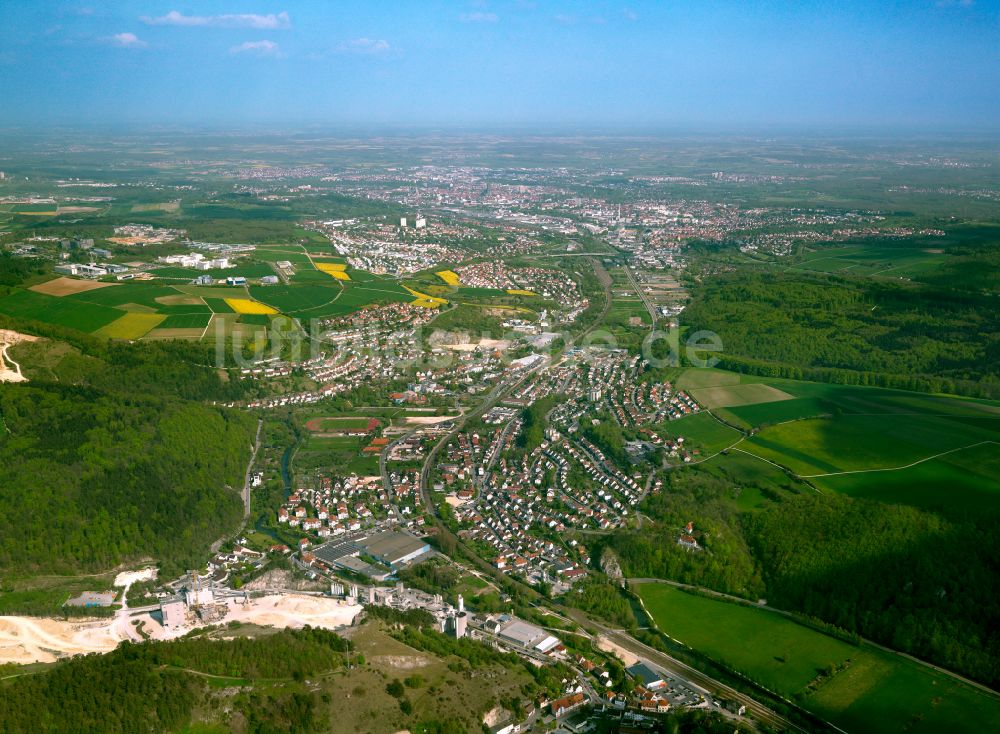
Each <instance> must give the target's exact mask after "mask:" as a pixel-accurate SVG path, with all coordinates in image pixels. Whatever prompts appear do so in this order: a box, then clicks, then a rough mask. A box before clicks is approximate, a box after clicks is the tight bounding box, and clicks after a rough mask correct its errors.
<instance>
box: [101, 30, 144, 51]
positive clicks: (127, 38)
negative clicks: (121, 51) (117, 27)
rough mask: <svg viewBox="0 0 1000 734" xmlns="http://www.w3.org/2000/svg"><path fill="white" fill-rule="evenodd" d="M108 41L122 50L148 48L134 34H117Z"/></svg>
mask: <svg viewBox="0 0 1000 734" xmlns="http://www.w3.org/2000/svg"><path fill="white" fill-rule="evenodd" d="M108 40H109V41H110V42H111V43H113V44H114V45H115V46H120V47H121V48H144V47H145V46H146V42H145V41H143V40H142V39H141V38H139V37H138V36H137V35H135V34H134V33H116V34H115V35H113V36H111V37H110V38H109V39H108Z"/></svg>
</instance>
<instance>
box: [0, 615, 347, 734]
mask: <svg viewBox="0 0 1000 734" xmlns="http://www.w3.org/2000/svg"><path fill="white" fill-rule="evenodd" d="M345 648H346V643H345V641H344V640H343V639H342V638H340V637H339V636H337V635H336V634H334V633H333V632H327V631H325V630H320V629H309V628H306V629H302V630H283V631H281V632H278V633H276V634H273V635H269V636H266V637H263V638H260V639H252V640H251V639H245V638H237V639H234V640H229V641H218V640H209V639H203V638H193V639H181V640H176V641H173V642H149V643H144V644H141V645H133V644H130V643H127V642H126V643H123V644H122V645H121V646H119V647H118V649H116V650H115V651H114V652H111V653H108V654H106V655H87V656H82V657H76V658H72V659H70V660H68V661H66V662H63V663H59V664H57V665H55V666H53V667H51V668H48V669H46V670H44V671H43V672H40V673H34V674H26V675H20V676H17V677H14V678H10V679H8V680H6V681H3V682H0V731H3V732H8V733H9V734H18V733H20V732H38V731H46V732H67V733H69V732H73V733H74V734H75V733H76V732H84V731H101V732H109V733H112V734H114V733H115V732H162V731H180V730H183V729H185V728H186V727H187V726H188V725H189V724H190V723H191V721H192V715H193V712H194V711H195V710H196V708H198V707H199V706H201V707H204V704H205V702H206V701H207V700H208V695H207V694H208V692H209V690H210V685H211V683H212V678H211V677H212V676H226V677H231V678H235V679H237V680H229V681H228V682H229V683H230V684H233V683H236V684H239V683H253V682H254V681H261V680H272V679H285V678H287V679H290V681H289V682H292V681H302V680H304V679H305V678H306V677H307V676H312V675H316V674H318V673H322V672H326V671H330V670H335V669H337V668H340V667H341V666H342V665H343V664H344V662H345V661H346V657H345V656H344V655H343V654H342V653H343V651H344V650H345ZM320 704H321V701H320V696H319V695H317V694H315V693H313V692H311V691H308V690H305V689H301V687H299V686H295V687H287V688H286V690H283V691H281V692H278V693H269V694H268V695H266V696H263V695H254V694H251V695H241V696H238V697H236V698H234V699H232V710H230V711H229V712H228V713H227V714H226V715H225V720H227V721H232V719H233V717H234V716H236V717H239V718H241V719H243V720H244V721H245V724H246V726H245V729H244V730H245V731H247V732H257V733H259V734H263V733H264V732H279V731H281V732H311V731H316V730H320V729H323V728H324V727H326V728H327V729H328V727H329V720H328V716H327V714H326V710H325V709H324V707H323V706H321V705H320ZM218 713H219V714H220V715H221V712H218Z"/></svg>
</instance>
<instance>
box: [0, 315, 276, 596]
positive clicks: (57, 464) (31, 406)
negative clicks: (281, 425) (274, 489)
mask: <svg viewBox="0 0 1000 734" xmlns="http://www.w3.org/2000/svg"><path fill="white" fill-rule="evenodd" d="M5 326H8V327H12V328H19V329H20V330H22V331H26V330H28V328H29V327H26V326H25V325H23V324H5ZM47 335H48V336H49V337H52V336H56V335H55V334H53V333H51V332H47ZM59 336H61V335H59ZM71 339H72V340H73V342H74V343H68V342H66V341H56V340H54V339H52V338H45V339H43V340H40V341H37V342H33V343H23V344H19V345H17V346H16V347H14V348H13V349H12V350H11V351H12V355H13V356H15V358H16V359H17V360H18V362H19V363H20V364H21V366H22V369H23V371H24V372H25V374H26V375H27V376H28V377H29V379H30V382H28V383H19V384H2V385H0V577H2V576H4V575H30V574H35V573H60V574H62V573H65V574H72V573H77V572H92V571H100V570H108V569H111V568H114V567H116V566H118V565H119V564H122V563H124V562H127V561H131V560H137V559H140V558H143V559H144V558H151V559H155V560H157V561H160V562H161V563H162V564H163V565H164V570H165V571H167V572H173V571H180V570H183V569H184V568H185V567H188V566H190V565H200V564H201V563H202V562H204V560H205V556H206V554H207V551H208V547H209V546H210V545H211V543H212V542H213V541H215V540H217V539H218V538H219V537H220V536H221V535H222V534H223V533H224V532H226V531H232V530H235V529H236V526H237V525H238V523H239V520H240V518H241V516H242V501H241V499H240V492H239V490H240V489H241V488H242V484H243V474H244V471H245V469H246V464H247V462H248V461H249V458H250V452H251V449H252V443H253V436H254V432H255V429H256V420H255V419H254V417H253V416H251V415H248V414H245V413H240V412H237V411H234V410H228V409H224V408H220V407H216V406H214V405H212V404H211V402H212V401H216V400H222V399H226V398H228V397H234V396H236V395H237V394H238V392H239V390H240V389H241V388H240V386H239V383H236V382H228V381H226V380H225V379H223V377H222V376H220V373H219V372H218V371H217V370H215V369H214V368H212V367H206V366H202V365H201V364H199V362H198V360H199V359H204V358H205V355H203V354H201V353H199V352H198V350H197V348H196V347H194V348H193V347H192V346H191V345H187V344H137V345H129V344H108V343H96V342H95V343H91V342H90V341H89V340H82V341H81V340H80V339H79V337H77V336H72V337H71Z"/></svg>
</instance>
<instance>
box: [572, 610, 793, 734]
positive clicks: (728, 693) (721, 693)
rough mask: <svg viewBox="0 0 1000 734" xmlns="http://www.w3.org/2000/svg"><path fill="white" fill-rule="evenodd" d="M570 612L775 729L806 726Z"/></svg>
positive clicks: (615, 641)
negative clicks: (734, 702)
mask: <svg viewBox="0 0 1000 734" xmlns="http://www.w3.org/2000/svg"><path fill="white" fill-rule="evenodd" d="M567 613H568V614H570V616H572V617H574V619H576V621H577V622H578V623H580V624H584V625H589V626H590V627H595V628H597V630H598V631H599V632H600V633H601V634H602V635H604V636H605V637H607V638H608V639H609V640H611V641H612V642H613V643H614V644H616V645H618V646H619V647H622V648H624V649H625V650H628V651H629V652H631V653H633V654H635V655H636V656H638V657H641V658H643V659H645V660H648V661H650V662H651V663H653V664H654V665H656V666H658V667H660V668H663V669H664V670H666V671H668V672H671V673H674V674H675V675H676V676H677V677H678V678H684V679H685V680H688V681H690V682H692V683H694V684H696V685H698V686H700V687H701V688H704V689H705V690H706V691H708V692H709V693H711V694H712V695H713V696H715V697H717V698H724V699H730V700H733V701H739V702H740V703H741V704H743V705H744V706H746V707H747V712H748V713H749V714H750V715H751V716H752V717H753V718H754V719H756V720H757V721H760V722H761V723H763V724H767V725H768V726H770V727H772V728H773V729H776V730H778V731H791V732H805V731H806V729H803V728H802V727H800V726H798V725H797V724H795V723H793V722H791V721H789V720H788V719H786V718H785V717H784V716H782V715H781V714H779V713H777V712H776V711H772V710H771V709H769V708H768V707H767V706H765V705H764V704H762V703H759V702H758V701H756V700H754V699H753V698H751V697H750V696H748V695H746V694H745V693H742V692H740V691H737V690H736V689H735V688H732V687H730V686H727V685H726V684H725V683H722V682H721V681H717V680H715V679H714V678H712V677H711V676H709V675H707V674H705V673H703V672H701V671H700V670H698V669H697V668H692V667H691V666H690V665H688V664H687V663H683V662H681V661H680V660H677V659H676V658H674V657H672V656H670V655H668V654H667V653H665V652H661V651H660V650H657V649H656V648H653V647H650V646H649V645H647V644H645V643H643V642H640V641H639V640H637V639H635V638H634V637H632V636H631V635H629V634H628V633H627V632H624V631H622V630H618V629H614V628H612V627H608V626H606V625H604V624H602V623H600V622H597V621H595V620H594V619H593V618H592V617H589V616H588V615H585V614H583V613H581V612H578V611H577V610H567Z"/></svg>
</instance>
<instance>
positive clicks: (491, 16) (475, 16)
mask: <svg viewBox="0 0 1000 734" xmlns="http://www.w3.org/2000/svg"><path fill="white" fill-rule="evenodd" d="M458 18H459V20H461V21H462V22H463V23H496V22H497V21H498V20H500V18H499V17H498V16H497V14H496V13H484V12H482V11H477V12H475V13H462V14H461V15H460V16H458Z"/></svg>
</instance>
